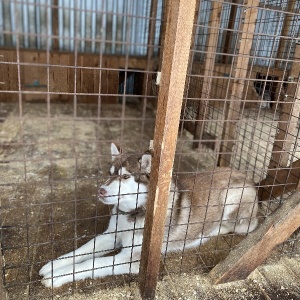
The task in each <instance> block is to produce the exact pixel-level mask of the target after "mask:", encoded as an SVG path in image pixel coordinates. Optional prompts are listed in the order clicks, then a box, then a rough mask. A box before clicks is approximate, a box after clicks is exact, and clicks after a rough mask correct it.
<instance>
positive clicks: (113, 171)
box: [98, 144, 152, 211]
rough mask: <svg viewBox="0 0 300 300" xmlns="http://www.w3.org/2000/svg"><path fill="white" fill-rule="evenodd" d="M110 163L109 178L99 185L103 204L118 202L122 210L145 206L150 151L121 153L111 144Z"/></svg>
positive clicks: (99, 195) (99, 194) (99, 193)
mask: <svg viewBox="0 0 300 300" xmlns="http://www.w3.org/2000/svg"><path fill="white" fill-rule="evenodd" d="M111 156H112V163H111V166H110V170H109V179H108V180H107V181H106V182H105V183H104V184H103V185H102V186H101V187H100V189H99V192H98V197H99V199H100V200H101V201H102V202H103V203H105V204H112V205H115V204H119V206H120V207H121V209H122V210H126V211H127V210H131V209H135V208H136V207H140V206H145V204H146V200H147V192H148V184H149V177H150V169H151V160H152V153H151V151H149V150H148V151H146V152H145V153H144V154H143V155H142V156H140V155H136V154H133V153H124V154H123V153H122V150H121V149H120V148H118V147H117V146H116V145H115V144H111Z"/></svg>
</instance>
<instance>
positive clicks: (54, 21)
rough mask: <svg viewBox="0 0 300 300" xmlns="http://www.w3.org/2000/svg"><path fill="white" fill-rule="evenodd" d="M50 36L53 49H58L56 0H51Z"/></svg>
mask: <svg viewBox="0 0 300 300" xmlns="http://www.w3.org/2000/svg"><path fill="white" fill-rule="evenodd" d="M51 25H52V36H53V45H52V49H53V50H58V49H59V43H58V28H59V24H58V0H52V24H51Z"/></svg>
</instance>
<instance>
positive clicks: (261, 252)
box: [209, 191, 300, 284]
mask: <svg viewBox="0 0 300 300" xmlns="http://www.w3.org/2000/svg"><path fill="white" fill-rule="evenodd" d="M299 226H300V191H297V192H295V193H294V194H292V195H291V196H290V197H289V198H288V199H286V200H285V202H284V203H283V205H282V206H281V207H280V208H278V209H277V210H276V212H275V213H273V214H272V215H271V216H269V217H268V218H267V219H266V221H265V222H264V223H263V224H262V225H261V226H260V227H259V228H258V229H256V230H255V231H254V232H253V233H250V234H249V235H248V236H247V237H246V238H245V239H244V240H243V241H242V242H241V243H240V244H239V245H238V246H237V247H236V248H235V249H234V250H232V251H231V252H230V254H229V255H228V256H227V258H226V259H225V260H224V261H222V262H221V263H219V264H218V265H217V266H215V267H214V268H213V269H212V270H211V272H210V274H209V275H210V277H211V279H212V281H213V283H215V284H218V283H226V282H230V281H235V280H242V279H245V278H247V276H248V275H249V274H250V273H251V272H252V271H253V270H254V269H256V268H257V267H258V266H259V265H260V264H261V263H263V262H264V261H265V260H266V259H267V257H268V256H269V255H270V254H271V252H272V250H273V249H274V248H275V246H277V245H279V244H280V243H282V242H284V241H285V240H286V239H287V238H288V237H289V236H290V235H291V234H292V233H293V232H294V231H295V230H296V229H298V228H299Z"/></svg>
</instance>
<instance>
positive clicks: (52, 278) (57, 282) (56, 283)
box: [41, 267, 74, 288]
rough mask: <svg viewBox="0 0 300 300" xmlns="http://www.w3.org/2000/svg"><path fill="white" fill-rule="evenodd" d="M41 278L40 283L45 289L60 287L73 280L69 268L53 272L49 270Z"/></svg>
mask: <svg viewBox="0 0 300 300" xmlns="http://www.w3.org/2000/svg"><path fill="white" fill-rule="evenodd" d="M42 276H43V277H44V278H43V279H42V280H41V282H42V284H43V285H44V286H45V287H48V288H56V287H60V286H62V285H64V284H66V283H68V282H72V281H73V280H74V274H73V270H72V268H70V267H67V268H61V269H58V270H53V271H52V270H51V272H50V273H48V274H45V275H42Z"/></svg>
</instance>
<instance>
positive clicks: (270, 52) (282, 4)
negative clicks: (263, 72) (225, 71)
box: [195, 0, 300, 67]
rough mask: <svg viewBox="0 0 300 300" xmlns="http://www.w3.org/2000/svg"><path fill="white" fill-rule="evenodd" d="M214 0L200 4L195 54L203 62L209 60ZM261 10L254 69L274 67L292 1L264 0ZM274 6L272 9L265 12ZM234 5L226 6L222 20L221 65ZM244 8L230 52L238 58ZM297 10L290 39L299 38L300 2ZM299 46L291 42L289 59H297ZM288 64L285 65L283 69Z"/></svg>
mask: <svg viewBox="0 0 300 300" xmlns="http://www.w3.org/2000/svg"><path fill="white" fill-rule="evenodd" d="M211 2H212V1H211V0H203V1H201V4H200V12H199V18H198V25H199V26H198V28H197V30H198V31H197V35H196V37H197V38H196V41H195V50H196V51H197V52H198V53H197V58H198V59H200V61H201V60H203V59H204V57H205V45H206V40H207V35H208V29H209V27H208V26H209V16H210V10H211ZM260 3H261V9H259V12H258V18H257V23H256V29H255V33H256V34H255V36H254V41H253V44H252V50H251V56H255V58H254V62H253V63H254V65H259V66H270V67H272V66H273V65H274V59H275V58H276V56H277V51H278V46H279V41H280V35H281V32H282V27H283V22H284V17H285V15H286V9H287V6H288V0H269V1H267V0H265V1H264V0H262V1H260ZM267 6H270V7H271V9H265V8H266V7H267ZM231 7H232V5H231V3H226V2H224V3H223V8H222V16H221V30H220V33H219V40H218V48H217V56H216V60H217V61H218V62H220V61H221V58H222V54H219V53H222V51H223V46H224V40H225V35H226V30H225V29H226V28H228V23H229V19H230V11H231ZM243 9H244V7H243V6H238V7H237V12H236V18H235V21H234V26H233V32H232V34H233V38H232V39H231V41H230V45H229V48H230V49H232V50H231V52H232V53H233V54H234V51H236V49H237V47H236V44H237V37H238V29H239V26H240V23H241V22H242V20H241V15H242V11H243ZM296 10H297V12H295V15H294V17H293V18H292V21H291V28H290V32H289V37H294V38H295V39H296V38H297V37H298V36H299V28H300V19H299V16H298V15H296V14H297V13H299V10H300V1H298V3H297V4H296ZM294 48H295V43H292V42H291V39H289V41H287V43H286V45H285V50H284V57H285V59H289V58H291V57H293V54H294ZM284 64H285V63H284V62H281V65H282V67H283V65H284Z"/></svg>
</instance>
